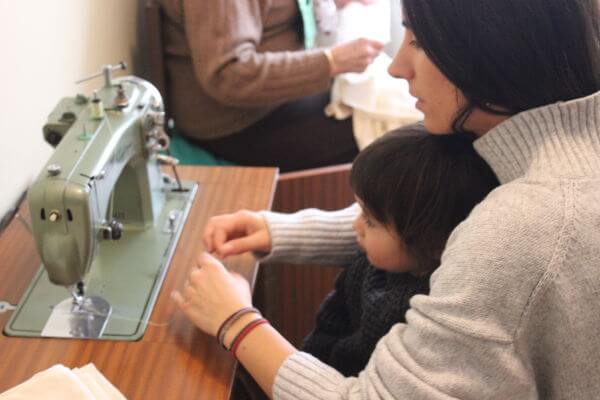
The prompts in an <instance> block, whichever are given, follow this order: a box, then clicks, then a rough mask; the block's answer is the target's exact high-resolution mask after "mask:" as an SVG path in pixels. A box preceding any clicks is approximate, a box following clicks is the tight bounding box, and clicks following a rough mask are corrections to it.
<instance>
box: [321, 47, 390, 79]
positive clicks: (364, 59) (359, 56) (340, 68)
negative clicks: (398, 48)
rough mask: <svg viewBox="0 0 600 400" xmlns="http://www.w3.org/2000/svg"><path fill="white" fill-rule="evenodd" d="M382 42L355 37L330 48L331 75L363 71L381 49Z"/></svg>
mask: <svg viewBox="0 0 600 400" xmlns="http://www.w3.org/2000/svg"><path fill="white" fill-rule="evenodd" d="M383 46H384V44H383V43H381V42H378V41H376V40H371V39H364V38H363V39H356V40H353V41H351V42H347V43H342V44H340V45H337V46H334V47H332V48H331V60H330V64H331V65H330V67H331V75H332V76H335V75H337V74H341V73H344V72H363V71H364V70H365V69H366V68H367V67H368V66H369V64H371V63H372V62H373V60H374V59H375V57H377V56H378V55H379V53H380V52H381V50H383Z"/></svg>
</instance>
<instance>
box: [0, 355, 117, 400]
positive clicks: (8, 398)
mask: <svg viewBox="0 0 600 400" xmlns="http://www.w3.org/2000/svg"><path fill="white" fill-rule="evenodd" d="M37 399H40V400H42V399H44V400H126V398H125V396H123V394H122V393H121V392H119V390H118V389H117V388H115V387H114V386H113V385H112V384H111V383H110V382H109V381H108V379H106V377H105V376H104V375H102V373H101V372H100V371H98V369H97V368H96V367H95V366H94V365H93V364H87V365H86V366H84V367H82V368H74V369H73V370H70V369H69V368H67V367H65V366H64V365H62V364H56V365H54V366H52V367H50V368H48V369H46V370H44V371H41V372H38V373H37V374H35V375H34V376H32V377H31V378H30V379H28V380H27V381H25V382H23V383H21V384H20V385H17V386H15V387H14V388H12V389H9V390H7V391H6V392H4V393H2V394H0V400H37Z"/></svg>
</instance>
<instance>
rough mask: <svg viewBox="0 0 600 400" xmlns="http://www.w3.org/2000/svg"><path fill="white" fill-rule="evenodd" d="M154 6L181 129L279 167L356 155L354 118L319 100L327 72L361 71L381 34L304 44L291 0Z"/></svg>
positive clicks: (183, 1) (218, 148)
mask: <svg viewBox="0 0 600 400" xmlns="http://www.w3.org/2000/svg"><path fill="white" fill-rule="evenodd" d="M361 1H363V2H370V1H372V0H361ZM161 6H162V8H163V10H164V13H165V16H166V18H165V22H164V27H163V30H164V48H165V62H166V68H167V96H168V98H167V104H168V106H169V110H168V111H169V113H170V115H171V116H172V117H173V118H174V120H175V124H176V126H177V130H178V132H179V133H180V134H181V135H183V136H184V137H185V138H187V139H189V140H190V141H192V142H194V143H196V144H198V145H200V146H201V147H203V148H204V149H207V150H208V151H210V152H212V153H213V154H214V155H216V156H218V157H220V158H223V159H226V160H228V161H232V162H234V163H238V164H242V165H269V166H278V167H280V169H281V170H282V171H289V170H297V169H304V168H311V167H319V166H324V165H331V164H336V163H344V162H350V161H351V160H352V159H353V158H354V156H355V155H356V154H357V151H358V150H357V148H356V144H355V142H354V137H353V134H352V126H351V122H350V121H337V120H334V119H332V118H328V117H326V116H325V115H324V114H323V108H324V107H325V105H326V104H327V103H328V99H329V92H328V91H329V88H330V85H331V78H332V77H333V76H335V75H337V74H339V73H343V72H360V71H363V70H364V69H365V68H366V67H367V66H368V65H369V64H370V63H371V61H372V60H373V59H374V58H375V57H376V56H377V55H378V54H379V52H380V51H381V50H382V47H383V44H382V43H379V42H376V41H372V40H368V39H359V40H356V41H353V42H350V43H346V44H342V45H338V46H336V47H333V48H330V49H305V48H304V41H303V36H302V18H301V15H300V11H299V7H298V3H297V1H296V0H236V1H233V0H202V1H194V0H161Z"/></svg>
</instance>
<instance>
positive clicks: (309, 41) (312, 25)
mask: <svg viewBox="0 0 600 400" xmlns="http://www.w3.org/2000/svg"><path fill="white" fill-rule="evenodd" d="M298 8H299V9H300V14H301V15H302V26H303V28H304V29H303V31H304V47H305V48H307V49H312V48H313V47H314V45H315V40H316V37H317V22H316V21H315V10H314V7H313V0H298Z"/></svg>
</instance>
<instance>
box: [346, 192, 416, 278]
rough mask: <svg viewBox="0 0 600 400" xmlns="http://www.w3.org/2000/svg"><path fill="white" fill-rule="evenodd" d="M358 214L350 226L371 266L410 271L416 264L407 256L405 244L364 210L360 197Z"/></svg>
mask: <svg viewBox="0 0 600 400" xmlns="http://www.w3.org/2000/svg"><path fill="white" fill-rule="evenodd" d="M356 200H357V202H358V204H359V205H360V207H361V213H360V215H359V216H358V217H357V218H356V219H355V220H354V223H353V224H352V227H353V228H354V230H355V231H356V236H357V238H358V244H359V245H360V247H361V248H362V249H363V250H364V251H365V253H367V258H368V259H369V262H370V263H371V264H373V266H375V267H377V268H379V269H383V270H385V271H389V272H412V271H415V270H416V265H415V262H414V260H413V259H412V257H410V256H409V254H408V251H407V250H406V246H405V245H404V242H403V241H402V239H401V238H400V237H399V236H398V234H397V233H396V231H395V230H393V229H392V228H391V227H390V226H387V225H384V224H382V223H380V222H379V221H377V220H375V219H374V218H373V217H372V216H371V215H369V213H368V211H366V210H365V208H364V206H363V204H362V202H361V201H360V199H358V198H357V199H356Z"/></svg>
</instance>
